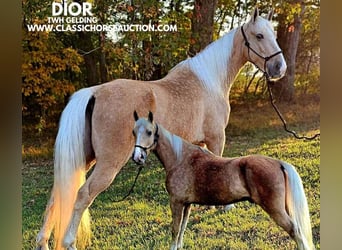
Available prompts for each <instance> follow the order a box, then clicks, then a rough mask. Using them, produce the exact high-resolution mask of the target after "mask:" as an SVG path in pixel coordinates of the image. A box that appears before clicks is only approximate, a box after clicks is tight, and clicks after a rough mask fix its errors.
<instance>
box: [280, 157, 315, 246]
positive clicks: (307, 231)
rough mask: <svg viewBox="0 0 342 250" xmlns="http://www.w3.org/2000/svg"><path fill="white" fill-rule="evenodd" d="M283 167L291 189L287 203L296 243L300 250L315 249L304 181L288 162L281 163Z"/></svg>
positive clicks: (288, 191) (288, 192)
mask: <svg viewBox="0 0 342 250" xmlns="http://www.w3.org/2000/svg"><path fill="white" fill-rule="evenodd" d="M281 165H282V166H283V167H284V168H285V170H286V173H287V176H288V183H289V189H288V190H287V200H286V201H287V207H288V210H289V215H290V217H291V218H292V220H293V224H294V234H295V241H296V242H297V244H298V248H299V249H303V250H312V249H315V247H314V245H313V242H312V231H311V223H310V214H309V207H308V202H307V199H306V196H305V193H304V187H303V183H302V180H301V178H300V176H299V174H298V173H297V171H296V169H295V168H294V167H293V166H292V165H290V164H288V163H286V162H281Z"/></svg>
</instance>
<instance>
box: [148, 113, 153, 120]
mask: <svg viewBox="0 0 342 250" xmlns="http://www.w3.org/2000/svg"><path fill="white" fill-rule="evenodd" d="M148 120H149V121H150V122H151V123H152V122H153V113H152V112H151V111H148Z"/></svg>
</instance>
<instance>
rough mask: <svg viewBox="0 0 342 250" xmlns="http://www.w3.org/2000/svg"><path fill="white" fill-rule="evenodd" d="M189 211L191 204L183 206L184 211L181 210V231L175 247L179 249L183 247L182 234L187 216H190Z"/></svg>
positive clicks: (186, 222)
mask: <svg viewBox="0 0 342 250" xmlns="http://www.w3.org/2000/svg"><path fill="white" fill-rule="evenodd" d="M190 210H191V204H185V206H184V210H183V220H182V226H181V230H180V233H179V236H178V243H177V247H178V248H179V249H181V248H182V247H183V238H184V232H185V229H186V225H187V224H188V220H189V216H190Z"/></svg>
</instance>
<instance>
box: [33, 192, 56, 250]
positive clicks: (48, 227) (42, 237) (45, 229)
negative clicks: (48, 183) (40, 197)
mask: <svg viewBox="0 0 342 250" xmlns="http://www.w3.org/2000/svg"><path fill="white" fill-rule="evenodd" d="M53 212H54V204H53V194H52V195H51V197H50V200H49V202H48V205H47V206H46V210H45V215H44V223H43V226H42V228H41V229H40V231H39V233H38V235H37V239H36V242H37V248H36V250H49V238H50V235H51V231H52V229H53V227H54V224H55V221H54V219H53V218H54V216H53Z"/></svg>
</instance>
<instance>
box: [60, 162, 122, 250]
mask: <svg viewBox="0 0 342 250" xmlns="http://www.w3.org/2000/svg"><path fill="white" fill-rule="evenodd" d="M122 166H123V163H121V164H118V163H116V164H114V163H113V161H110V160H108V161H107V160H106V161H101V160H99V159H98V160H97V163H96V166H95V169H94V170H93V173H92V174H91V175H90V177H89V178H88V179H87V181H86V182H85V183H84V185H83V186H82V187H81V188H80V190H79V191H78V194H77V199H76V202H75V206H74V210H73V214H72V217H71V221H70V224H69V227H68V229H67V231H66V234H65V237H64V240H63V245H64V247H66V248H67V249H68V250H73V249H76V246H75V241H76V235H77V229H78V226H79V224H80V221H81V218H82V215H83V212H84V210H85V209H86V208H87V207H89V206H90V204H91V203H92V202H93V201H94V199H95V198H96V196H97V195H98V194H99V193H101V192H102V191H103V190H105V189H106V188H107V187H108V186H109V185H110V184H111V183H112V181H113V180H114V178H115V176H116V174H117V173H118V172H119V170H120V169H121V167H122Z"/></svg>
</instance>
